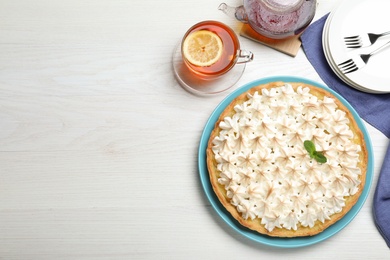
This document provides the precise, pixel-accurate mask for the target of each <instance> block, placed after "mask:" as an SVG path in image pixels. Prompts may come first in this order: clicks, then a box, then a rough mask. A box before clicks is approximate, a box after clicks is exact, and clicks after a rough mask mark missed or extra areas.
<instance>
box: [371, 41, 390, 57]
mask: <svg viewBox="0 0 390 260" xmlns="http://www.w3.org/2000/svg"><path fill="white" fill-rule="evenodd" d="M389 45H390V41H388V42H387V43H385V44H383V45H382V46H381V47H379V48H378V49H376V50H374V51H372V52H371V53H370V55H374V54H377V53H378V52H380V51H381V50H383V49H384V48H386V47H387V46H389Z"/></svg>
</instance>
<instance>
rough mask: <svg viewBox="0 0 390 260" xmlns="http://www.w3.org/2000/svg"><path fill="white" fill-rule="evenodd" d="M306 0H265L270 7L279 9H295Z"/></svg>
mask: <svg viewBox="0 0 390 260" xmlns="http://www.w3.org/2000/svg"><path fill="white" fill-rule="evenodd" d="M303 1H304V0H264V3H265V4H266V5H267V7H268V8H270V9H272V10H274V11H277V12H284V11H294V10H295V9H297V8H298V7H300V6H301V5H302V2H303Z"/></svg>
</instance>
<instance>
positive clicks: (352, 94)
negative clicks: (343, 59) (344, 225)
mask: <svg viewBox="0 0 390 260" xmlns="http://www.w3.org/2000/svg"><path fill="white" fill-rule="evenodd" d="M327 17H328V15H325V16H324V17H322V18H321V19H319V20H317V21H316V22H314V23H313V24H312V25H310V26H309V28H307V29H306V31H305V32H304V33H303V34H302V36H301V41H302V47H303V50H304V52H305V54H306V56H307V58H308V60H309V61H310V63H311V64H312V65H313V67H314V68H315V70H316V71H317V73H318V74H319V76H320V77H321V79H322V80H323V81H324V82H325V83H326V84H327V85H328V86H329V87H330V88H332V89H333V90H335V91H336V92H338V93H339V94H340V95H342V96H343V97H344V98H345V99H346V100H348V102H349V103H350V104H351V105H352V106H353V107H354V108H355V110H356V111H357V112H358V114H359V115H360V117H361V118H363V119H364V120H365V121H366V122H368V123H369V124H371V125H372V126H374V127H375V128H377V129H378V130H380V131H381V132H382V133H383V134H385V135H386V136H387V137H388V138H390V94H369V93H365V92H361V91H359V90H356V89H354V88H352V87H349V86H348V85H346V84H345V83H344V82H343V81H342V80H341V79H339V78H338V76H337V75H336V74H335V73H334V72H333V71H332V69H331V68H330V66H329V64H328V62H327V61H326V58H325V54H324V52H323V49H322V30H323V28H324V24H325V21H326V19H327ZM389 85H390V82H389ZM373 212H374V219H375V224H376V226H377V228H378V230H379V232H380V233H381V235H382V236H383V238H384V239H385V241H386V243H387V246H388V247H390V146H389V148H388V150H387V152H386V156H385V158H384V163H383V165H382V168H381V172H380V176H379V179H378V184H377V187H376V189H375V195H374V204H373Z"/></svg>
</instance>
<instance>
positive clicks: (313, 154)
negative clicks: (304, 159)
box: [303, 140, 327, 163]
mask: <svg viewBox="0 0 390 260" xmlns="http://www.w3.org/2000/svg"><path fill="white" fill-rule="evenodd" d="M303 146H304V147H305V149H306V151H307V152H308V153H309V155H310V158H313V159H315V160H316V161H317V162H319V163H326V161H327V159H326V157H325V156H324V155H323V154H322V152H317V151H316V147H315V145H314V143H313V142H312V141H310V140H306V141H304V142H303Z"/></svg>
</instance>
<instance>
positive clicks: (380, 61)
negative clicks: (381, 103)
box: [322, 0, 390, 94]
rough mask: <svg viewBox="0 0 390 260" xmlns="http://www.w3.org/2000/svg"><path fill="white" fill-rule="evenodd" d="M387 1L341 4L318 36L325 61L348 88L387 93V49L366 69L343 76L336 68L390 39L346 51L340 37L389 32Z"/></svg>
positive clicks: (356, 0) (389, 87)
mask: <svg viewBox="0 0 390 260" xmlns="http://www.w3.org/2000/svg"><path fill="white" fill-rule="evenodd" d="M388 6H389V1H388V0H344V1H342V2H341V3H340V4H339V5H338V7H337V8H336V9H335V10H334V11H332V12H331V14H330V15H329V16H328V18H327V20H326V23H325V26H324V30H323V35H322V43H323V49H324V54H325V57H326V59H327V61H328V63H329V65H330V67H331V68H332V70H333V71H334V72H335V73H336V75H337V76H338V77H340V79H342V80H343V81H344V82H345V83H347V84H348V85H350V86H352V87H354V88H356V89H358V90H361V91H364V92H369V93H376V94H381V93H382V94H383V93H390V69H389V68H390V47H388V48H386V49H384V50H382V51H381V52H379V53H377V54H376V55H374V56H372V57H371V58H370V60H369V62H368V63H367V65H366V66H364V67H362V68H361V69H359V70H357V71H355V72H352V73H347V74H344V73H343V72H341V70H340V69H339V68H338V67H337V64H340V63H342V62H344V61H346V60H349V59H351V58H353V57H355V56H357V55H359V54H363V53H364V54H365V53H370V52H372V51H373V50H375V49H377V48H379V47H380V46H382V45H383V44H385V43H386V42H388V41H390V35H388V36H384V37H382V38H380V39H379V40H378V41H377V42H376V43H375V44H373V45H371V46H368V47H362V48H358V49H349V48H347V47H346V45H345V43H344V37H346V36H353V35H359V34H366V33H382V32H387V31H390V22H389V21H390V20H389V17H390V13H389V9H388Z"/></svg>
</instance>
